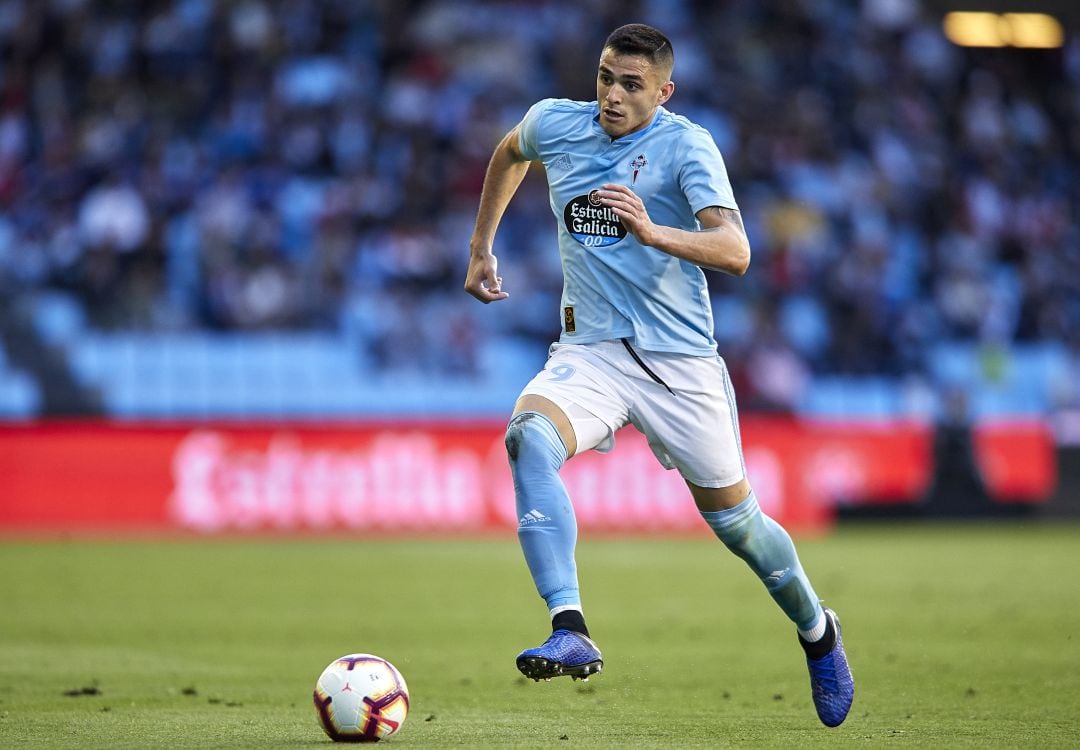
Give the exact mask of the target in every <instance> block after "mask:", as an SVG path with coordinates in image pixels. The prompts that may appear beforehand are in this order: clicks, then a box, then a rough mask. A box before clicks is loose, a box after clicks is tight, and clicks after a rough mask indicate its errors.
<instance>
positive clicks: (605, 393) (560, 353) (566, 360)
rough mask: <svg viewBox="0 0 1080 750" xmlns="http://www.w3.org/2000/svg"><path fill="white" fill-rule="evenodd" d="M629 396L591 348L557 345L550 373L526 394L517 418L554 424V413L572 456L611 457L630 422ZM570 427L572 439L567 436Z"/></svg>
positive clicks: (534, 382)
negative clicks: (531, 415) (527, 414)
mask: <svg viewBox="0 0 1080 750" xmlns="http://www.w3.org/2000/svg"><path fill="white" fill-rule="evenodd" d="M624 392H625V388H624V387H623V386H622V385H620V384H619V382H618V380H617V379H616V378H615V377H613V376H612V375H610V374H608V373H606V372H604V370H603V369H602V363H601V362H599V360H597V359H596V358H595V356H594V355H593V354H592V353H591V352H590V351H589V349H588V346H587V345H555V346H553V347H552V350H551V355H550V356H549V357H548V361H547V363H545V365H544V369H543V370H542V371H541V372H539V373H538V374H537V375H536V377H534V378H533V379H532V380H531V381H529V383H528V384H527V385H526V386H525V388H523V389H522V391H521V395H520V396H519V397H518V402H517V406H516V407H515V413H517V412H520V411H538V412H539V413H541V414H544V415H545V416H547V417H548V418H551V417H552V414H550V413H548V412H549V411H550V412H554V416H555V417H556V419H552V422H554V423H555V426H556V427H557V428H558V429H559V432H560V434H561V435H563V441H564V442H565V443H566V447H567V455H568V456H570V455H574V453H582V452H584V451H587V450H592V449H595V450H598V451H600V452H602V453H606V452H607V451H609V450H611V448H612V447H613V446H614V444H615V437H614V435H615V431H616V430H618V429H619V428H620V427H622V426H623V425H624V424H626V422H627V420H628V406H627V402H626V399H625V396H624ZM533 407H536V408H533ZM557 419H558V420H559V421H557ZM567 423H569V428H570V433H572V434H569V435H568V434H566V433H564V432H563V429H564V427H565V426H566V424H567Z"/></svg>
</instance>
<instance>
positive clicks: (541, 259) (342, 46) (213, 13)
mask: <svg viewBox="0 0 1080 750" xmlns="http://www.w3.org/2000/svg"><path fill="white" fill-rule="evenodd" d="M587 6H588V7H587V9H586V8H585V7H584V6H583V5H582V4H580V3H576V2H568V1H564V0H538V1H537V2H533V3H528V4H518V3H514V4H502V3H494V2H480V1H479V0H464V1H458V0H455V1H453V2H451V1H450V0H431V1H430V2H401V3H374V2H371V3H368V2H351V1H346V0H331V1H329V2H316V1H315V0H295V1H294V2H289V3H286V4H279V3H272V2H269V1H268V0H245V1H244V2H239V3H231V2H215V1H214V0H155V2H148V3H140V4H137V7H134V6H129V5H126V4H121V5H117V4H110V3H97V2H91V1H89V0H66V1H65V2H54V3H39V2H32V1H31V0H8V2H4V3H2V4H0V53H2V59H3V65H2V66H0V297H2V299H3V302H2V304H0V336H2V339H0V341H3V342H4V343H5V344H6V345H7V349H8V354H9V355H10V356H8V357H7V358H6V360H0V361H5V362H6V363H5V364H4V365H3V366H2V367H0V416H3V417H4V418H9V417H16V418H25V417H29V416H34V415H66V414H72V413H101V414H105V415H109V416H121V417H153V418H157V417H188V416H207V417H210V416H229V417H245V416H249V417H259V416H316V417H330V416H340V417H353V416H366V415H388V414H395V413H404V414H414V415H425V414H432V415H440V414H449V415H456V414H465V413H473V412H475V413H481V414H500V415H502V414H505V412H506V409H507V407H508V405H509V404H510V403H511V402H512V400H513V397H514V395H515V394H516V393H517V390H518V388H519V387H520V385H521V384H522V383H524V381H525V380H526V379H527V378H528V376H529V375H530V374H531V373H532V372H533V371H534V370H535V368H536V367H537V366H538V365H539V363H540V362H541V361H542V358H543V354H544V350H545V347H546V344H547V343H548V342H549V341H550V340H551V339H552V338H553V337H554V336H555V335H556V334H557V331H558V305H557V297H558V292H559V288H560V283H561V277H560V273H559V269H558V262H557V257H555V255H556V254H555V250H554V245H553V242H552V241H551V222H552V219H551V217H550V214H549V212H548V211H549V209H548V206H547V200H546V194H545V192H544V190H543V185H542V181H541V180H539V179H537V178H533V177H530V178H529V179H528V180H527V181H526V184H525V186H524V187H523V194H521V195H519V197H518V199H517V200H516V201H515V203H514V205H513V207H512V210H511V213H510V215H508V216H507V218H506V221H505V224H504V228H503V231H502V233H501V235H500V237H499V243H500V246H499V247H498V248H497V251H498V252H499V254H500V258H501V260H502V264H501V266H500V267H501V269H502V271H503V273H504V275H505V277H506V280H507V281H506V283H507V286H508V288H509V289H511V291H512V293H513V295H514V296H513V299H512V300H511V301H510V302H508V303H504V304H501V305H499V306H498V310H497V312H496V311H495V309H491V308H483V307H482V306H479V305H477V304H476V303H475V301H474V300H472V299H471V298H469V297H468V296H467V295H465V294H464V293H463V292H461V284H462V282H463V274H464V260H465V252H466V244H467V239H468V236H469V230H470V229H471V223H472V218H473V212H474V211H475V206H476V201H477V198H478V191H479V187H480V184H481V179H482V175H483V171H484V168H485V166H486V160H487V158H488V156H489V154H490V152H491V148H492V146H493V144H494V143H495V142H496V140H497V139H498V137H499V136H500V135H501V134H502V133H503V132H505V130H506V129H507V128H508V127H510V126H511V125H512V124H513V123H514V122H515V121H516V120H517V119H518V118H520V116H521V115H522V114H523V113H524V111H525V109H526V108H527V107H528V106H529V105H530V104H531V103H532V102H533V101H535V100H537V99H539V98H542V97H545V96H553V95H566V94H570V95H572V96H576V97H578V98H583V99H587V98H591V97H592V96H593V91H592V88H591V83H590V77H591V74H585V75H583V71H586V72H587V71H589V70H591V68H592V67H593V66H594V65H595V60H594V59H592V58H593V53H594V50H595V47H596V40H597V39H601V38H603V35H604V34H605V33H606V31H607V30H608V29H609V28H610V27H612V26H614V25H617V24H618V23H620V22H622V21H625V20H626V19H628V18H634V19H638V20H645V21H648V22H652V23H655V24H657V25H659V26H661V27H662V28H664V29H665V30H667V31H668V33H669V34H670V35H671V36H672V37H673V39H674V41H675V47H676V50H677V70H676V80H677V82H678V84H679V88H678V91H677V93H676V96H675V98H674V99H673V100H672V102H671V105H670V106H671V108H672V109H673V110H675V111H677V112H685V113H686V114H688V115H689V116H691V118H692V119H694V120H696V121H698V122H702V123H704V124H707V125H708V126H709V128H710V130H711V131H712V133H713V135H714V137H715V138H716V140H717V142H718V144H719V145H720V147H721V150H722V151H723V152H724V154H725V157H726V159H727V163H728V167H729V171H730V173H731V175H732V178H733V182H734V185H735V190H736V196H737V197H738V198H739V199H740V205H741V208H742V210H743V214H744V217H745V219H746V224H747V227H748V231H749V233H750V236H751V240H752V244H753V246H754V252H755V255H754V260H753V264H752V267H751V271H750V273H749V274H748V276H746V277H745V278H742V279H736V280H732V279H724V278H719V277H717V278H713V279H712V280H711V281H712V284H713V290H714V294H715V311H716V323H717V335H718V338H719V340H720V342H721V348H722V354H724V355H725V357H726V358H727V359H728V362H729V364H730V365H731V367H732V371H733V377H734V378H735V379H736V380H737V384H736V387H737V388H738V389H739V393H740V397H741V399H742V403H741V406H742V407H743V408H745V409H760V410H772V411H786V412H794V413H798V414H803V415H808V416H824V417H845V416H858V417H873V418H877V417H895V416H905V417H915V418H933V417H934V416H935V415H937V414H938V413H939V412H940V409H941V405H940V402H941V398H942V394H943V393H945V392H947V391H949V390H950V389H955V388H962V389H965V390H967V391H968V392H969V393H970V408H971V412H972V415H973V416H976V417H979V416H994V415H1010V414H1011V415H1017V414H1019V415H1048V414H1052V413H1053V412H1054V411H1055V410H1058V409H1066V408H1070V409H1076V408H1077V405H1078V404H1080V385H1078V383H1080V378H1078V377H1077V374H1078V373H1080V228H1078V225H1077V222H1076V218H1075V214H1076V206H1078V205H1080V174H1078V164H1080V160H1078V158H1077V157H1078V153H1077V152H1078V149H1080V139H1078V136H1077V130H1076V126H1075V123H1076V122H1077V121H1080V112H1078V111H1077V110H1078V108H1080V45H1078V43H1077V41H1076V40H1075V38H1073V39H1072V40H1071V41H1070V42H1069V43H1068V46H1066V47H1065V48H1064V49H1058V50H1048V51H1037V52H1036V51H1027V52H1021V51H1018V50H1008V49H1006V50H963V49H960V48H957V47H954V46H952V45H951V44H950V43H949V42H948V41H947V40H946V39H945V37H944V36H943V34H942V32H941V29H940V18H939V16H937V15H935V14H934V13H932V12H930V11H929V10H927V9H926V7H925V6H924V5H922V4H920V3H916V2H913V1H905V0H891V1H890V2H884V1H883V0H867V1H865V2H862V3H858V4H853V3H848V2H839V1H831V0H827V1H823V2H815V3H783V4H772V3H714V2H690V1H683V2H664V3H655V2H629V3H628V2H618V3H616V2H613V1H612V0H598V1H597V2H591V3H588V4H587ZM721 42H722V43H721Z"/></svg>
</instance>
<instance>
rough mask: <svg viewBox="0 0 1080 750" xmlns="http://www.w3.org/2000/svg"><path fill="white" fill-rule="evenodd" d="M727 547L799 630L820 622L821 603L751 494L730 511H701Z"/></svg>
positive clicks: (786, 540) (780, 530) (783, 536)
mask: <svg viewBox="0 0 1080 750" xmlns="http://www.w3.org/2000/svg"><path fill="white" fill-rule="evenodd" d="M701 516H702V518H704V519H705V522H706V523H707V524H709V526H710V527H711V528H712V530H713V531H714V532H715V533H716V536H717V537H719V538H720V541H722V542H723V543H724V544H726V545H727V548H728V549H729V550H731V551H732V552H734V553H735V554H736V555H738V556H739V557H741V558H742V559H743V560H745V561H746V562H747V563H748V564H749V565H750V567H751V568H752V569H753V571H754V573H755V574H757V577H758V578H760V579H761V581H762V583H764V584H765V588H767V589H768V590H769V593H770V594H772V598H773V599H775V600H776V603H777V604H779V605H780V609H782V610H784V614H786V615H787V616H788V617H789V618H790V619H791V620H792V622H794V623H795V625H796V627H798V628H799V630H800V631H810V630H811V629H813V628H814V627H815V626H816V625H820V623H821V622H822V620H821V617H822V610H821V603H820V602H819V601H818V598H817V594H815V593H814V589H813V588H812V587H811V586H810V581H809V579H807V577H806V573H804V572H803V569H802V565H800V564H799V556H798V554H796V552H795V545H794V544H793V543H792V541H791V537H790V536H788V533H787V532H786V531H784V527H783V526H781V525H780V524H778V523H777V522H776V521H774V520H773V519H771V518H769V517H768V516H767V515H765V514H764V513H762V512H761V508H759V507H758V503H757V498H755V497H754V493H752V492H751V493H750V496H749V497H747V498H746V499H745V500H743V501H742V502H741V503H739V504H738V505H736V506H735V507H734V508H728V509H727V510H719V511H701Z"/></svg>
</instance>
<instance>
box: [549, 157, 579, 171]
mask: <svg viewBox="0 0 1080 750" xmlns="http://www.w3.org/2000/svg"><path fill="white" fill-rule="evenodd" d="M573 166H574V162H572V161H570V154H560V155H559V158H558V159H556V160H555V161H553V162H551V167H552V169H570V168H571V167H573Z"/></svg>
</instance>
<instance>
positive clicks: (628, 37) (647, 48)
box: [604, 23, 675, 75]
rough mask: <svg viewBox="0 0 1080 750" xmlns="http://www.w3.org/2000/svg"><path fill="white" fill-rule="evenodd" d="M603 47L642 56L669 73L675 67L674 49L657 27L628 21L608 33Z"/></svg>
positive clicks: (621, 53) (622, 53)
mask: <svg viewBox="0 0 1080 750" xmlns="http://www.w3.org/2000/svg"><path fill="white" fill-rule="evenodd" d="M604 49H610V50H613V51H614V52H616V53H618V54H620V55H635V56H637V57H644V58H645V59H646V60H648V61H649V62H650V63H652V64H653V65H654V66H656V67H658V68H664V69H666V70H667V72H668V75H670V74H671V70H672V68H674V67H675V50H674V49H673V48H672V46H671V40H670V39H668V38H667V37H666V36H664V34H663V33H662V32H661V31H659V30H658V29H654V28H653V27H652V26H647V25H645V24H643V23H628V24H626V25H625V26H620V27H619V28H617V29H615V30H614V31H613V32H611V33H610V34H609V35H608V38H607V41H606V42H604Z"/></svg>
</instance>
